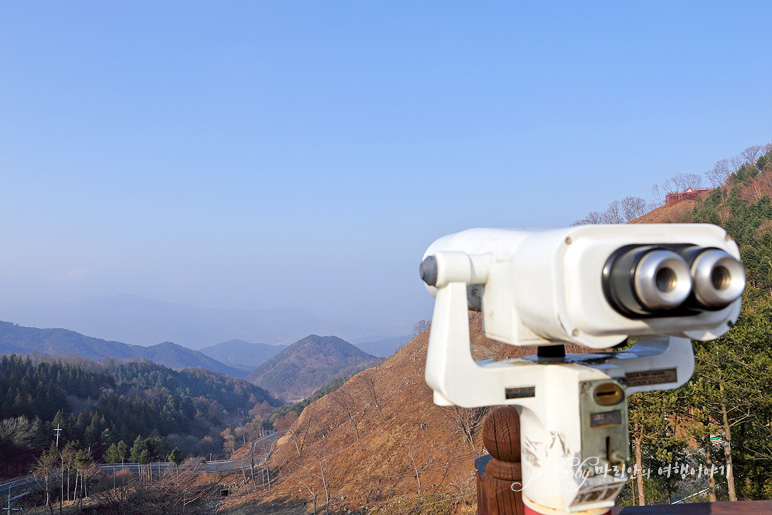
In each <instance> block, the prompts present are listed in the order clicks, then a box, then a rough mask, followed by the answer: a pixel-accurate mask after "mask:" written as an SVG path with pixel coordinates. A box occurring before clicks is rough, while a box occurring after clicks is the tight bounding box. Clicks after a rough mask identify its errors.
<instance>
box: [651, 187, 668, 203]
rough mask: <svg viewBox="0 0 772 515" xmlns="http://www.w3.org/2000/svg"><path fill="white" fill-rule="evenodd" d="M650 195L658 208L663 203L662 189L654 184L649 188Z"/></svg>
mask: <svg viewBox="0 0 772 515" xmlns="http://www.w3.org/2000/svg"><path fill="white" fill-rule="evenodd" d="M651 194H652V195H654V199H655V200H656V203H657V205H658V206H661V205H662V204H664V203H665V199H663V198H662V189H661V187H660V185H659V184H655V185H654V186H652V187H651Z"/></svg>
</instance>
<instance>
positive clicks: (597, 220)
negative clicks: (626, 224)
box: [574, 211, 606, 225]
mask: <svg viewBox="0 0 772 515" xmlns="http://www.w3.org/2000/svg"><path fill="white" fill-rule="evenodd" d="M602 223H606V222H605V221H604V218H603V213H598V212H597V211H590V212H589V213H587V216H585V217H584V218H582V219H581V220H577V221H576V222H574V225H598V224H602Z"/></svg>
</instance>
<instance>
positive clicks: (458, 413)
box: [441, 406, 489, 453]
mask: <svg viewBox="0 0 772 515" xmlns="http://www.w3.org/2000/svg"><path fill="white" fill-rule="evenodd" d="M441 409H442V414H443V415H445V418H447V419H448V420H450V421H451V422H452V423H453V425H454V426H455V427H456V430H457V431H458V432H459V433H460V434H461V436H462V437H463V438H464V440H466V442H467V443H468V444H469V447H471V448H472V451H473V452H475V453H477V449H476V448H475V446H474V437H475V435H476V434H477V432H478V431H479V430H480V428H481V427H482V422H483V419H484V418H485V414H486V413H488V409H489V408H488V407H487V406H485V407H482V408H461V407H459V406H451V407H449V408H441Z"/></svg>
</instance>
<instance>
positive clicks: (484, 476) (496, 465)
mask: <svg viewBox="0 0 772 515" xmlns="http://www.w3.org/2000/svg"><path fill="white" fill-rule="evenodd" d="M482 437H483V444H484V445H485V448H486V449H487V450H488V453H489V454H490V459H489V460H488V461H487V463H486V464H485V465H484V472H482V473H481V474H480V473H478V474H477V513H478V515H524V514H525V505H524V504H523V494H522V492H521V489H522V483H521V481H522V479H523V473H522V470H521V468H520V415H518V414H517V410H516V409H515V408H512V407H504V408H498V409H496V410H494V411H492V412H491V413H489V414H488V415H487V416H486V417H485V421H484V422H483V431H482ZM486 458H487V457H486ZM483 459H484V458H479V459H478V460H483ZM479 470H480V468H479V467H478V472H479Z"/></svg>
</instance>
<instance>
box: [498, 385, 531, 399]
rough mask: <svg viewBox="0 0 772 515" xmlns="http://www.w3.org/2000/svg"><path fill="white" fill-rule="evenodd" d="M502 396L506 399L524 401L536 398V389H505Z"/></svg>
mask: <svg viewBox="0 0 772 515" xmlns="http://www.w3.org/2000/svg"><path fill="white" fill-rule="evenodd" d="M504 395H505V397H506V398H507V399H525V398H528V397H536V387H535V386H523V387H520V388H506V389H504Z"/></svg>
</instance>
